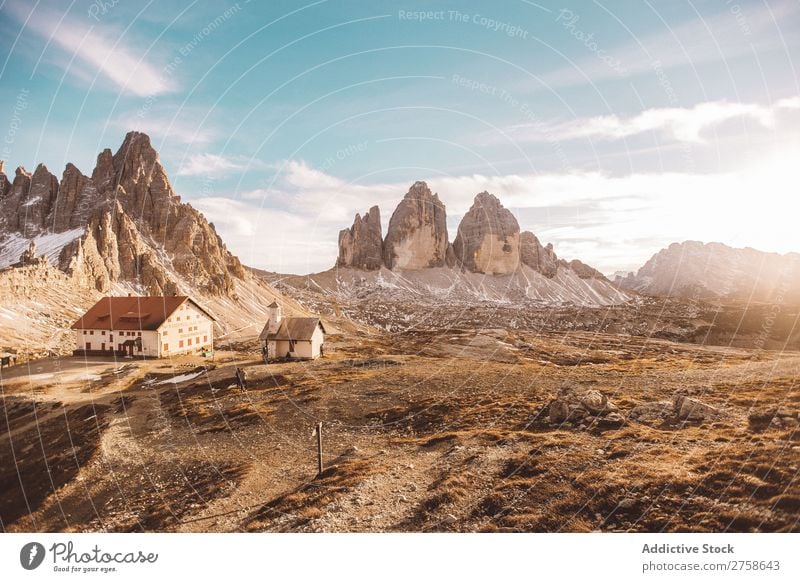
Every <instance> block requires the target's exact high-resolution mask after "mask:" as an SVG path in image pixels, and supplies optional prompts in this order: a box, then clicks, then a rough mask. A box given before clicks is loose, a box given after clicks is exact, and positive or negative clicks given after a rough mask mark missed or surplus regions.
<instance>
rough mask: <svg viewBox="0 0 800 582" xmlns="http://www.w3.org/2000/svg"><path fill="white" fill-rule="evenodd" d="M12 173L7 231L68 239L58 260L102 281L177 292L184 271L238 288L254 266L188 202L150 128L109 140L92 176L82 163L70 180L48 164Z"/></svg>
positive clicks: (213, 288) (198, 284)
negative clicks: (115, 145)
mask: <svg viewBox="0 0 800 582" xmlns="http://www.w3.org/2000/svg"><path fill="white" fill-rule="evenodd" d="M4 177H5V175H4V174H3V178H4ZM3 178H0V188H2V190H0V194H2V195H0V210H1V211H2V213H0V221H1V222H0V227H2V228H1V229H0V234H2V233H3V232H2V231H5V233H7V234H16V235H18V236H19V235H22V236H24V237H27V238H31V237H34V236H48V237H50V239H49V240H52V241H54V242H53V243H52V244H57V243H58V241H61V242H60V245H64V246H63V247H59V248H60V254H58V253H56V256H58V263H59V264H58V266H59V267H60V268H61V269H62V270H64V271H66V272H67V273H70V274H73V275H74V276H76V277H82V278H84V279H86V281H87V282H88V283H89V284H90V285H93V286H94V287H96V288H97V289H98V290H100V291H106V290H107V289H108V288H109V286H110V285H111V284H112V283H114V282H117V281H128V282H134V283H137V284H140V285H142V286H143V287H144V288H146V289H147V290H148V291H149V292H150V293H153V294H165V293H166V294H169V293H170V292H173V291H175V290H176V289H177V282H178V281H182V282H184V283H187V284H188V285H189V286H190V288H191V289H197V290H202V291H204V292H207V293H209V294H212V295H230V294H232V293H233V292H234V288H235V284H234V279H235V278H238V279H241V278H243V277H244V276H245V273H244V268H243V267H242V265H241V263H240V262H239V259H238V258H236V257H235V256H233V255H232V254H231V253H230V252H228V250H227V249H226V248H225V245H224V243H223V242H222V239H220V237H219V235H218V234H217V233H216V231H215V230H214V228H213V227H212V226H211V225H210V224H209V223H208V221H207V220H206V219H205V217H203V215H202V214H200V213H199V212H198V211H197V210H195V209H194V208H192V207H191V206H190V205H189V204H183V203H181V201H180V197H179V196H177V195H176V194H175V192H174V190H173V189H172V185H171V184H170V182H169V177H168V176H167V172H166V170H165V169H164V167H163V166H162V165H161V161H160V160H159V156H158V153H157V152H156V150H155V149H154V148H153V146H152V144H151V142H150V138H149V137H148V136H147V135H146V134H144V133H140V132H130V133H128V134H127V135H126V136H125V139H124V141H123V143H122V145H121V146H120V148H119V149H118V150H117V152H116V153H114V154H112V153H111V150H109V149H106V150H103V151H102V152H101V153H100V155H98V157H97V166H96V167H95V168H94V171H93V172H92V177H91V178H89V177H88V176H85V175H84V174H83V173H82V172H81V171H80V170H79V169H78V168H77V167H76V166H75V165H74V164H67V166H66V167H65V169H64V173H63V175H62V178H61V181H60V183H59V181H58V179H57V178H56V177H55V176H54V175H53V174H51V173H50V171H49V170H48V169H47V167H46V166H45V165H44V164H39V166H37V168H36V171H35V172H34V173H33V174H32V175H31V174H29V173H28V172H26V171H25V169H24V168H22V167H20V168H18V169H17V172H16V176H15V178H14V182H13V183H12V184H10V185H8V179H7V178H6V179H5V180H4V179H3ZM80 229H83V234H79V233H80ZM57 233H65V235H64V236H62V237H53V235H55V234H57ZM66 234H69V235H70V236H69V237H67V236H66ZM0 244H2V241H0ZM51 256H52V253H51Z"/></svg>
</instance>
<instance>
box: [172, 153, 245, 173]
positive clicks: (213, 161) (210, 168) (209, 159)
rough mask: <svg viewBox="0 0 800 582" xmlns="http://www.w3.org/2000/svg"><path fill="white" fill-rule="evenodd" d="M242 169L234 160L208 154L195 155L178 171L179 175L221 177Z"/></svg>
mask: <svg viewBox="0 0 800 582" xmlns="http://www.w3.org/2000/svg"><path fill="white" fill-rule="evenodd" d="M242 167H243V166H242V165H241V164H240V163H238V162H236V161H234V159H233V158H229V157H225V156H218V155H216V154H208V153H206V154H193V155H191V156H189V159H188V160H186V161H184V163H183V165H182V166H181V167H180V168H179V169H178V175H179V176H211V177H219V176H223V175H225V174H228V173H230V172H232V171H235V170H241V169H242Z"/></svg>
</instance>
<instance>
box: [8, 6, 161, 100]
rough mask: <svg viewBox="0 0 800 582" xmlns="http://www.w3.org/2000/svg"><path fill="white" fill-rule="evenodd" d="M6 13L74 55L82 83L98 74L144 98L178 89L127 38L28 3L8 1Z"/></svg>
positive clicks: (71, 70) (72, 68)
mask: <svg viewBox="0 0 800 582" xmlns="http://www.w3.org/2000/svg"><path fill="white" fill-rule="evenodd" d="M3 10H4V11H7V13H9V14H12V15H13V16H14V17H15V18H16V19H17V20H18V21H19V22H20V23H24V24H25V27H26V29H28V30H31V31H33V32H34V33H35V34H37V35H38V36H40V37H41V38H42V39H44V40H45V41H47V42H49V43H50V46H55V47H58V48H60V49H61V50H62V51H65V52H66V54H67V55H68V57H69V59H71V58H72V56H73V55H74V57H75V60H76V61H77V63H78V64H79V65H80V66H81V67H83V68H84V69H85V70H81V69H80V68H78V67H75V65H71V66H70V68H69V73H70V74H71V75H73V76H74V77H76V78H78V79H79V80H81V81H84V82H86V81H88V79H89V77H90V76H91V77H92V78H93V77H94V74H95V73H99V74H100V75H101V77H103V78H105V79H106V80H108V81H110V82H111V83H113V84H114V85H115V86H116V87H117V88H119V89H120V90H121V91H123V92H125V93H131V94H134V95H139V96H142V97H145V96H152V95H159V94H162V93H167V92H169V91H172V90H174V89H175V84H174V82H173V81H171V80H170V79H167V78H165V76H164V75H162V74H161V73H160V72H159V71H158V70H157V68H156V67H155V66H153V65H152V64H151V63H148V62H147V61H146V60H145V59H144V57H142V56H140V54H141V51H139V50H138V49H136V48H134V47H133V46H128V44H126V42H125V41H127V39H125V38H120V37H119V36H117V35H112V34H111V33H110V32H103V33H101V32H98V30H97V29H95V28H94V27H91V26H88V25H87V24H86V23H85V22H82V21H80V20H78V19H73V18H66V17H62V15H61V14H57V13H56V12H54V11H51V10H50V9H48V8H43V7H34V9H33V10H31V9H30V7H29V3H26V2H19V1H9V2H6V4H5V5H4V6H3ZM106 30H107V29H106ZM65 66H66V65H65Z"/></svg>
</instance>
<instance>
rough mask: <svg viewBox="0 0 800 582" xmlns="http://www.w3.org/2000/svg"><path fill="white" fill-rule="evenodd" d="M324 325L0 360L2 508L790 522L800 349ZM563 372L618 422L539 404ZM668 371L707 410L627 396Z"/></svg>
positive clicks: (545, 527) (561, 523) (410, 521)
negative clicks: (678, 414) (276, 341)
mask: <svg viewBox="0 0 800 582" xmlns="http://www.w3.org/2000/svg"><path fill="white" fill-rule="evenodd" d="M331 340H332V341H331V342H330V344H329V345H330V347H329V349H328V352H327V354H328V355H326V357H325V358H323V359H320V360H316V361H314V362H307V363H275V364H270V365H264V364H263V363H261V362H259V361H258V360H257V359H256V354H257V346H256V344H255V342H242V343H240V344H237V345H231V346H229V349H228V350H227V351H223V352H219V353H218V355H217V357H216V359H215V361H214V362H213V363H210V362H203V361H201V360H200V359H193V358H189V357H186V358H184V359H182V360H176V361H174V362H169V363H164V362H158V361H150V362H137V363H136V364H135V365H132V366H131V367H130V369H129V370H128V371H126V372H124V373H119V372H118V373H116V374H115V373H114V370H113V368H114V367H115V365H113V363H109V362H106V363H102V362H101V363H99V364H97V365H96V366H95V368H96V369H97V370H98V371H99V372H98V376H99V379H94V380H92V381H89V382H87V381H73V382H71V383H70V382H57V381H55V380H53V381H52V383H48V380H44V381H40V382H38V383H37V384H36V386H35V387H34V388H33V389H32V387H31V385H30V382H26V381H25V378H26V375H25V374H23V373H21V372H19V373H17V374H16V375H14V374H11V373H8V372H6V375H5V376H3V401H2V404H3V408H4V411H3V414H0V430H2V431H3V435H4V438H3V437H2V436H0V438H2V442H0V455H2V458H0V467H2V470H1V471H2V475H0V491H2V493H3V495H2V502H0V518H2V526H3V529H5V530H7V531H31V530H35V531H142V530H145V531H536V532H540V531H544V532H553V531H595V530H600V531H797V530H798V529H800V528H799V527H798V519H800V486H799V485H798V465H799V464H800V438H798V433H797V422H796V419H797V413H798V410H800V394H798V389H797V378H798V377H800V376H799V375H798V373H799V372H800V353H796V352H783V353H781V352H775V351H755V350H748V349H743V348H720V347H709V346H698V345H691V344H685V343H673V342H669V341H665V340H648V339H647V338H643V337H631V336H623V335H616V334H592V333H589V332H570V333H549V334H548V333H542V334H533V333H526V332H512V333H509V332H506V331H504V330H481V331H471V330H468V329H464V330H448V331H446V332H422V331H417V332H413V333H410V332H409V333H404V334H395V335H387V334H375V333H370V334H365V333H360V332H356V333H354V334H353V335H351V336H349V337H343V336H340V337H333V338H331ZM67 360H69V359H67ZM67 360H65V361H64V363H65V364H69V362H68V361H67ZM200 364H206V365H205V367H204V368H198V372H200V373H199V374H198V375H197V377H195V378H193V379H191V380H188V381H186V382H182V383H179V384H174V385H173V384H171V383H167V384H160V383H159V382H161V381H163V380H164V379H168V378H170V377H172V376H173V375H176V374H183V373H186V372H187V371H189V370H191V369H193V368H195V367H197V366H199V365H200ZM83 365H84V366H85V365H86V364H83ZM92 365H94V364H92ZM240 365H243V366H245V367H246V368H247V370H248V374H249V378H250V380H249V383H248V387H247V389H246V390H244V391H243V390H240V389H239V388H238V387H237V386H235V382H234V380H233V372H234V369H235V367H236V366H240ZM104 366H105V367H104ZM93 369H94V368H93ZM28 376H29V374H28ZM563 386H577V387H580V388H586V389H593V390H598V391H600V392H601V393H603V394H605V395H606V396H608V397H609V399H610V400H611V401H612V402H613V403H614V404H615V405H616V406H617V407H618V409H619V411H620V413H621V414H622V415H623V416H625V417H626V418H627V422H626V423H625V424H624V426H622V427H619V428H613V429H608V428H601V426H600V425H599V424H598V423H593V422H591V421H589V422H586V423H583V426H580V425H555V424H552V423H550V422H549V419H548V415H547V408H548V404H549V402H550V401H551V400H552V399H553V397H554V396H555V395H556V394H557V393H558V391H559V389H560V388H561V387H563ZM678 391H680V392H682V393H686V394H688V395H690V396H691V397H693V398H697V399H699V400H701V401H702V402H704V403H707V404H709V405H710V406H713V407H715V408H717V409H718V411H719V415H717V416H715V417H714V418H709V419H706V420H702V421H697V422H691V423H689V422H682V421H679V420H678V419H676V418H674V417H672V416H663V415H662V416H661V417H657V418H644V417H638V420H635V419H634V416H635V415H631V414H630V412H631V410H633V409H635V408H636V407H637V406H640V405H643V404H649V403H666V404H664V405H663V406H664V407H668V404H669V403H670V402H671V399H672V397H673V395H674V394H675V393H676V392H678ZM656 406H661V405H658V404H657V405H656ZM775 410H780V411H781V414H783V417H782V420H780V419H779V420H775V421H773V420H772V416H773V415H772V414H771V413H770V411H773V412H774V411H775ZM765 411H766V412H765ZM759 414H761V415H762V416H761V417H759ZM792 415H794V416H792ZM793 419H794V420H793ZM317 421H322V422H323V426H324V429H323V435H324V450H325V452H324V462H325V465H326V468H325V470H324V471H323V473H322V474H320V475H316V462H317V460H316V439H315V438H314V437H312V436H311V431H312V428H313V426H314V424H315V423H316V422H317ZM762 421H763V422H762Z"/></svg>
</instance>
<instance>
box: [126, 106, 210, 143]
mask: <svg viewBox="0 0 800 582" xmlns="http://www.w3.org/2000/svg"><path fill="white" fill-rule="evenodd" d="M181 113H182V114H181V115H180V116H178V115H176V114H174V113H172V114H170V113H164V114H162V113H159V112H155V111H147V112H144V113H140V112H131V113H123V114H121V115H119V116H117V117H116V118H115V119H114V120H113V122H112V123H111V124H112V125H113V126H114V127H116V128H118V129H120V130H122V131H126V132H127V131H132V130H135V131H141V132H144V133H146V134H148V135H149V136H150V137H153V138H159V139H161V140H164V141H169V142H173V143H179V144H207V143H209V142H211V141H212V140H214V139H215V138H216V137H217V133H216V132H215V131H214V129H212V128H211V127H198V125H197V122H196V121H193V120H192V118H193V114H192V113H191V112H187V111H182V112H181Z"/></svg>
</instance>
